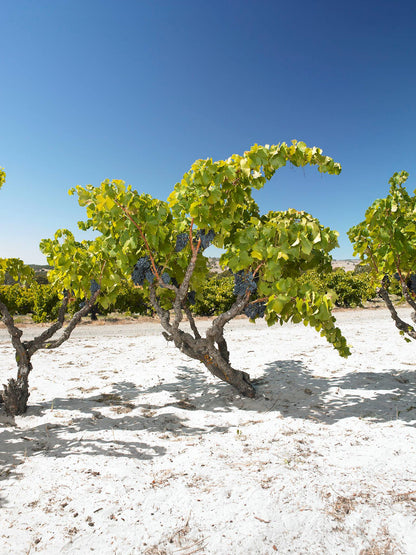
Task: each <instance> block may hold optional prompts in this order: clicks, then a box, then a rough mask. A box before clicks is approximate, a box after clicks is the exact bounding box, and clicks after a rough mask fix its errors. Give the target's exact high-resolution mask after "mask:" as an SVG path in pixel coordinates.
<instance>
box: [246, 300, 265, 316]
mask: <svg viewBox="0 0 416 555" xmlns="http://www.w3.org/2000/svg"><path fill="white" fill-rule="evenodd" d="M265 312H266V303H265V302H264V301H260V302H259V303H252V304H249V305H247V306H246V308H245V309H244V314H245V315H246V316H248V317H249V318H250V319H251V320H255V319H256V318H263V317H264V313H265Z"/></svg>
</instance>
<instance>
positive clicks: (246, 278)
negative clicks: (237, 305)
mask: <svg viewBox="0 0 416 555" xmlns="http://www.w3.org/2000/svg"><path fill="white" fill-rule="evenodd" d="M256 289H257V283H256V282H255V280H254V278H253V274H252V273H251V272H244V271H243V270H240V271H239V272H237V273H236V274H234V295H237V297H242V296H243V295H245V294H246V291H250V293H254V291H255V290H256Z"/></svg>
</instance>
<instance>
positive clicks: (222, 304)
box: [192, 275, 236, 316]
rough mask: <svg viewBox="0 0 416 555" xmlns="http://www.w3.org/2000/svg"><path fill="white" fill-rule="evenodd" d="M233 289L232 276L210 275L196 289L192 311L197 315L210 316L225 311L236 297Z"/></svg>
mask: <svg viewBox="0 0 416 555" xmlns="http://www.w3.org/2000/svg"><path fill="white" fill-rule="evenodd" d="M233 289H234V277H233V276H231V275H214V276H212V277H210V278H209V279H207V280H206V281H205V283H204V284H203V286H202V287H201V289H200V290H199V291H198V295H197V297H196V301H195V305H194V306H193V307H192V311H193V312H194V313H195V314H197V315H198V316H212V315H214V314H215V315H216V314H222V313H223V312H226V311H227V310H229V309H230V308H231V305H232V304H233V302H234V301H235V298H236V297H235V295H234V293H233Z"/></svg>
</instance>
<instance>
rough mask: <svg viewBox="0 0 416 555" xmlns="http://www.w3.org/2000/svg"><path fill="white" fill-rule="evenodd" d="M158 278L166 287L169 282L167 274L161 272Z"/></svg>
mask: <svg viewBox="0 0 416 555" xmlns="http://www.w3.org/2000/svg"><path fill="white" fill-rule="evenodd" d="M160 277H161V279H162V281H163V283H165V284H166V285H167V284H168V283H170V282H171V279H170V275H169V274H168V273H167V272H163V274H162V275H161V276H160Z"/></svg>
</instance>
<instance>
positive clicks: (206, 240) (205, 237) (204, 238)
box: [194, 229, 215, 250]
mask: <svg viewBox="0 0 416 555" xmlns="http://www.w3.org/2000/svg"><path fill="white" fill-rule="evenodd" d="M214 237H215V231H214V230H213V229H210V230H209V231H207V232H205V229H198V231H197V232H196V237H195V239H194V243H195V244H197V243H198V240H199V239H201V249H202V250H204V249H207V248H208V247H209V246H210V244H211V243H212V241H213V240H214Z"/></svg>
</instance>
